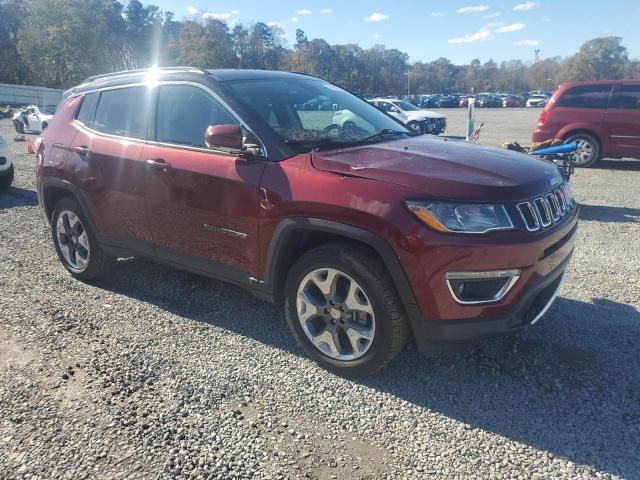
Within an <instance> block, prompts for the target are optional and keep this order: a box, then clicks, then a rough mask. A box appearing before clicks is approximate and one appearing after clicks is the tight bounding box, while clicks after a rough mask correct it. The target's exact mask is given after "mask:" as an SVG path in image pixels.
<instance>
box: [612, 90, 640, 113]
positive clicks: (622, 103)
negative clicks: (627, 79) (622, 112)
mask: <svg viewBox="0 0 640 480" xmlns="http://www.w3.org/2000/svg"><path fill="white" fill-rule="evenodd" d="M609 108H624V109H628V110H639V109H640V84H638V85H620V88H619V90H618V92H617V93H616V94H614V96H613V98H612V99H611V104H610V105H609Z"/></svg>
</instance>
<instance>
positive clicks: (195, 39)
mask: <svg viewBox="0 0 640 480" xmlns="http://www.w3.org/2000/svg"><path fill="white" fill-rule="evenodd" d="M213 61H214V60H213V55H212V52H211V50H210V48H209V36H208V35H207V32H206V30H205V29H204V27H203V26H202V25H200V24H199V23H196V22H192V21H191V20H187V21H185V22H183V23H182V29H181V30H180V35H179V37H178V40H177V45H176V58H175V63H176V64H179V65H189V66H192V67H198V68H211V66H212V65H213Z"/></svg>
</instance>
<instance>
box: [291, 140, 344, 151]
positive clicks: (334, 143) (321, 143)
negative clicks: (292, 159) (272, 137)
mask: <svg viewBox="0 0 640 480" xmlns="http://www.w3.org/2000/svg"><path fill="white" fill-rule="evenodd" d="M286 143H287V145H309V147H311V150H318V149H320V148H323V147H345V146H349V145H353V144H354V143H357V142H355V141H353V140H344V139H340V138H333V137H320V138H314V139H309V140H287V141H286Z"/></svg>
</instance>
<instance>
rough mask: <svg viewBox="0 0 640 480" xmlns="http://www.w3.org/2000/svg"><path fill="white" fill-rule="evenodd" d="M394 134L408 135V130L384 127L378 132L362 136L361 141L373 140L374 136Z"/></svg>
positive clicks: (380, 136) (381, 136)
mask: <svg viewBox="0 0 640 480" xmlns="http://www.w3.org/2000/svg"><path fill="white" fill-rule="evenodd" d="M395 135H409V132H403V131H401V130H393V129H391V128H385V129H382V130H380V131H379V132H376V133H373V134H371V135H369V136H368V137H364V138H363V139H362V141H363V142H368V141H369V140H375V139H376V138H383V137H390V136H395Z"/></svg>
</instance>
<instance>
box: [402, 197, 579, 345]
mask: <svg viewBox="0 0 640 480" xmlns="http://www.w3.org/2000/svg"><path fill="white" fill-rule="evenodd" d="M577 223H578V207H575V208H574V210H573V211H572V212H571V215H570V216H568V217H567V218H565V220H564V221H563V222H562V223H561V224H559V225H557V226H556V227H555V228H551V229H549V230H548V231H545V232H542V233H537V234H526V233H524V232H499V233H496V234H495V235H488V236H485V237H477V238H468V237H462V238H461V237H460V236H457V237H454V236H451V237H446V241H444V239H445V237H442V236H439V235H436V234H433V233H431V232H429V231H427V230H422V231H421V232H422V233H421V235H420V236H419V237H418V238H413V240H414V241H416V249H415V250H414V251H413V252H412V253H413V255H412V256H411V257H407V258H404V259H403V264H404V266H405V270H406V272H407V276H408V278H409V280H410V283H411V285H412V286H413V292H414V295H415V298H416V304H417V305H416V307H417V308H414V309H410V308H407V310H408V314H409V318H410V320H411V325H412V328H413V331H414V334H415V338H416V340H417V343H418V345H419V346H420V347H421V349H422V350H426V349H428V348H429V347H430V346H432V345H433V344H434V343H435V344H447V343H461V342H466V341H470V340H474V339H478V338H482V337H487V336H491V335H495V334H500V333H507V332H510V331H514V330H518V329H520V328H523V327H525V326H526V325H528V324H530V323H531V322H533V321H534V320H537V319H536V317H537V316H538V315H539V314H540V313H541V312H542V313H543V312H544V309H545V307H546V306H547V303H549V301H550V300H551V299H552V297H553V295H554V293H555V292H556V290H557V287H558V286H559V284H560V282H561V277H562V275H563V273H564V270H565V268H566V266H567V264H568V262H569V260H570V258H571V255H572V253H573V249H574V246H575V241H576V235H575V234H576V231H577ZM427 235H429V239H427V238H426V236H427ZM437 239H440V242H437V241H436V240H437ZM429 240H430V241H429ZM510 269H513V270H514V271H518V273H519V278H518V280H517V281H516V282H515V283H514V284H513V285H512V286H511V288H510V289H509V290H508V292H507V293H505V295H504V296H503V297H501V298H500V299H498V300H496V301H493V302H467V303H466V304H465V302H459V301H456V299H455V298H454V295H453V294H452V291H451V289H450V288H448V286H447V282H446V276H447V272H463V271H469V272H489V271H495V270H510Z"/></svg>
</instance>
